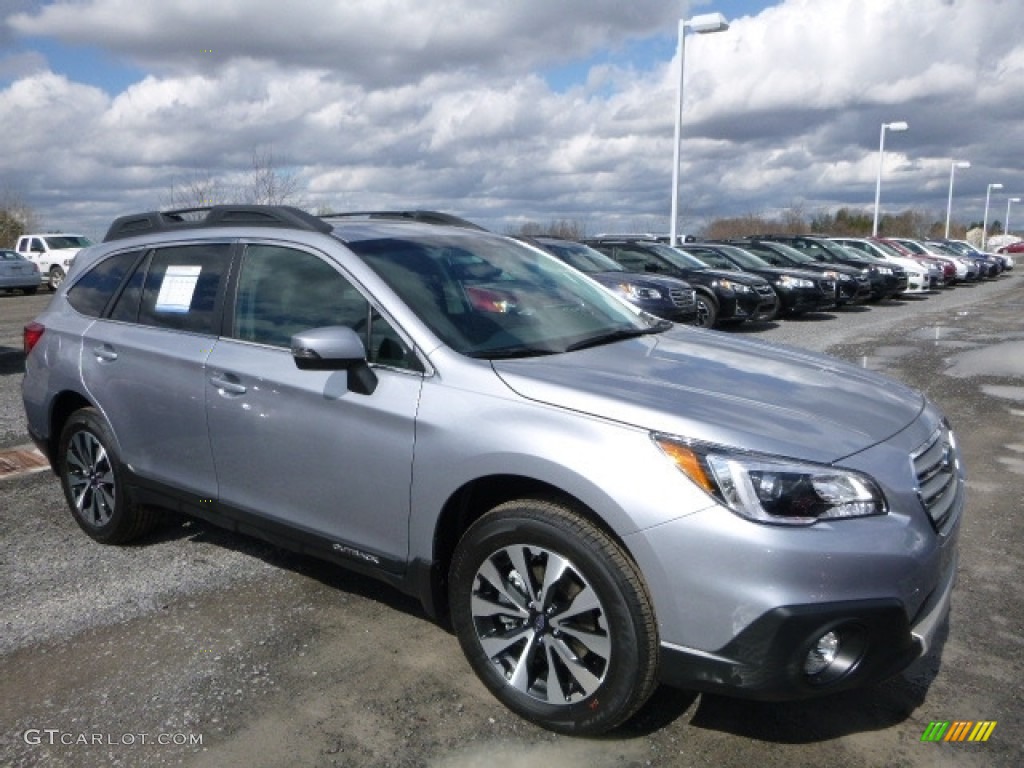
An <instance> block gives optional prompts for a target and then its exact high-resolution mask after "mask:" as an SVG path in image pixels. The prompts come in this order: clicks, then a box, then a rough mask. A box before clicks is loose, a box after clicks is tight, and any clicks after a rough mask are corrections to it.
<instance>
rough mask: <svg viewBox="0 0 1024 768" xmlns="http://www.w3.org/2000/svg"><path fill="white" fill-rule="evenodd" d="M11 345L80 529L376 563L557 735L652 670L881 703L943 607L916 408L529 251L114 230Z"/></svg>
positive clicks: (489, 245)
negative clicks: (181, 520) (255, 541)
mask: <svg viewBox="0 0 1024 768" xmlns="http://www.w3.org/2000/svg"><path fill="white" fill-rule="evenodd" d="M25 336H26V339H25V342H26V348H27V349H30V351H29V352H28V355H27V360H26V373H25V377H24V385H23V396H24V404H25V409H26V414H27V418H28V425H29V429H30V432H31V434H32V436H33V438H34V439H35V441H36V442H37V443H38V445H39V446H40V447H41V448H42V449H43V450H44V451H45V452H46V454H47V455H48V456H49V458H50V461H51V463H52V466H53V468H54V471H55V472H56V474H57V476H58V477H59V479H60V482H61V483H62V485H63V488H64V493H65V496H66V498H67V502H68V505H69V507H70V509H71V513H72V514H73V515H74V517H75V519H76V521H77V522H78V524H79V525H80V526H81V527H82V529H84V531H85V532H86V533H87V534H88V535H90V536H91V537H92V538H94V539H95V540H97V541H99V542H107V543H117V542H125V541H129V540H132V539H135V538H138V537H140V536H142V535H143V534H144V533H145V532H146V531H148V530H150V529H151V528H152V526H153V525H154V523H155V522H156V520H157V519H158V516H157V511H156V510H157V508H160V507H163V508H170V509H173V510H177V511H180V512H183V513H186V514H188V515H192V516H195V517H199V518H204V519H207V520H210V521H213V522H215V523H217V524H220V525H224V526H227V527H229V528H233V529H236V530H239V531H242V532H244V533H247V534H253V535H257V536H261V537H264V538H266V539H268V540H270V541H273V542H277V543H279V544H281V545H284V546H287V547H291V548H294V549H297V550H300V551H303V552H307V553H310V554H313V555H316V556H319V557H323V558H326V559H328V560H332V561H335V562H337V563H339V564H342V565H344V566H347V567H349V568H353V569H356V570H359V571H362V572H365V573H369V574H372V575H374V576H376V577H378V578H380V579H381V580H383V581H384V582H387V583H388V584H391V585H394V586H395V587H397V588H398V589H400V590H403V591H405V592H407V593H410V594H413V595H416V596H418V597H419V598H420V599H421V600H422V602H423V605H424V607H425V608H426V610H427V611H428V612H429V613H430V614H431V615H433V616H436V617H438V618H439V619H440V620H450V622H451V624H452V626H453V627H454V629H455V633H456V634H457V636H458V640H459V642H460V644H461V646H462V649H463V651H464V652H465V655H466V657H467V658H468V660H469V663H470V665H471V666H472V667H473V669H474V670H475V672H476V673H477V675H479V677H480V679H481V680H482V681H483V682H484V683H485V684H486V685H487V687H488V688H489V689H490V690H491V691H492V692H493V693H494V695H495V696H497V697H498V698H499V699H500V700H501V701H502V702H504V703H505V704H506V705H507V706H508V707H510V708H511V709H512V710H514V711H515V712H517V713H518V714H520V715H521V716H523V717H525V718H528V719H529V720H531V721H533V722H536V723H538V724H540V725H542V726H544V727H547V728H550V729H552V730H554V731H559V732H564V733H573V734H595V733H600V732H602V731H606V730H608V729H610V728H613V727H615V726H617V725H619V724H621V723H623V722H624V721H625V720H626V719H628V718H629V717H630V716H631V715H632V714H634V713H635V712H636V711H637V709H638V708H639V707H640V706H641V705H642V704H643V703H644V701H645V700H646V699H647V698H648V697H649V695H650V694H651V692H652V691H653V689H654V688H655V686H656V685H657V684H658V683H659V681H661V682H666V683H669V684H671V685H675V686H680V687H684V688H689V689H694V690H700V691H713V692H716V693H723V694H728V695H734V696H741V697H753V698H759V699H771V700H781V699H795V698H802V697H808V696H815V695H821V694H828V693H831V692H835V691H840V690H844V689H848V688H851V687H855V686H862V685H867V684H871V683H874V682H876V681H878V680H880V679H883V678H885V677H887V676H890V675H892V674H894V673H896V672H898V671H899V670H901V669H903V668H904V667H906V666H907V665H908V664H910V663H911V662H912V661H913V660H914V659H916V658H917V657H919V656H920V655H921V654H923V653H924V652H925V651H927V650H928V649H929V647H930V646H931V644H932V643H933V639H934V637H935V635H936V632H937V630H938V628H939V627H940V626H941V624H942V623H943V621H944V619H945V617H946V615H947V612H948V606H949V600H950V593H951V590H952V588H953V583H954V578H955V573H956V567H957V538H958V531H959V528H960V522H961V517H962V509H963V503H964V492H963V489H964V476H963V469H962V466H961V459H960V454H959V451H958V448H957V444H956V441H955V439H954V436H953V433H952V432H951V431H950V428H949V425H948V424H947V422H946V420H945V419H944V417H943V415H942V414H941V413H940V412H939V411H938V409H937V408H936V407H935V406H934V405H933V404H931V403H930V402H929V401H928V400H927V399H926V398H925V397H924V396H922V395H921V394H920V393H918V392H915V391H912V390H910V389H907V388H906V387H904V386H902V385H900V384H898V383H896V382H894V381H892V380H889V379H887V378H883V377H881V376H879V375H877V374H874V373H872V372H869V371H866V370H862V369H859V368H855V367H851V366H849V365H846V364H844V363H841V362H839V361H837V360H834V359H831V358H827V357H823V356H818V355H813V354H808V353H805V352H799V351H795V350H792V349H786V348H782V347H778V346H771V345H766V344H762V343H757V342H755V341H750V340H745V339H737V338H734V337H732V336H729V335H723V334H720V333H718V332H716V331H710V330H704V329H696V328H687V327H680V326H672V324H671V323H666V322H664V321H660V320H658V319H657V318H653V317H652V316H650V315H648V314H646V313H643V312H640V311H639V310H636V309H635V308H633V307H631V306H630V305H629V304H627V303H626V302H624V301H622V300H621V299H619V298H618V297H616V296H615V295H613V294H611V293H610V292H608V291H606V290H605V289H603V288H602V287H600V286H599V285H598V284H597V283H595V282H593V281H592V280H591V279H590V278H588V277H587V276H585V275H583V274H582V273H580V272H577V271H576V270H574V269H572V268H570V267H568V266H565V265H563V264H562V263H561V262H559V261H558V260H557V259H555V258H554V257H549V256H547V255H546V254H543V253H540V252H538V251H537V250H536V249H533V248H530V247H528V246H526V245H523V244H522V243H519V242H517V241H515V240H513V239H511V238H506V237H502V236H498V235H494V234H490V233H487V232H482V231H479V230H472V229H467V228H460V227H456V226H447V225H435V224H427V223H420V222H416V221H387V220H352V219H338V220H335V221H332V220H330V219H329V218H328V219H321V218H317V217H313V216H309V215H307V214H305V213H303V212H301V211H297V210H294V209H288V208H276V207H256V206H250V207H241V206H236V207H230V206H229V207H223V206H218V207H214V208H213V209H210V210H209V211H208V212H207V213H206V214H205V216H204V217H203V218H200V219H199V220H196V221H186V220H184V218H183V217H182V216H178V215H176V214H162V213H147V214H140V215H138V216H129V217H124V218H122V219H119V220H118V221H116V222H115V223H114V224H113V225H112V227H111V229H110V231H109V232H108V234H107V237H106V239H105V240H104V242H103V243H101V244H99V245H97V246H93V247H91V248H89V249H87V250H85V251H82V252H81V254H80V256H79V258H78V259H77V260H76V262H75V265H74V268H73V269H72V272H71V273H70V274H69V276H68V278H67V280H66V281H65V282H64V284H63V285H62V286H61V287H60V290H59V291H58V293H57V296H56V298H55V299H54V301H53V302H52V304H51V305H50V306H49V307H48V308H47V310H46V311H45V312H43V313H42V314H41V315H40V316H39V317H38V318H37V319H36V320H35V321H34V322H33V323H31V324H30V325H29V326H27V327H26V331H25Z"/></svg>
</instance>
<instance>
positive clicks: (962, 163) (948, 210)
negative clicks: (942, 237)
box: [946, 160, 971, 240]
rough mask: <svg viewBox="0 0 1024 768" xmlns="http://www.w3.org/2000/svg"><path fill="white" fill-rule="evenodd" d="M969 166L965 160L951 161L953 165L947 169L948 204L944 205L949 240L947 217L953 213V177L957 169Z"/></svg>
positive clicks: (947, 231) (947, 232)
mask: <svg viewBox="0 0 1024 768" xmlns="http://www.w3.org/2000/svg"><path fill="white" fill-rule="evenodd" d="M970 167H971V164H970V163H969V162H967V161H966V160H961V161H960V162H957V161H956V160H954V161H953V164H952V165H951V166H950V167H949V202H948V203H946V239H947V240H949V216H950V214H951V213H952V212H953V175H954V174H955V173H956V169H957V168H970Z"/></svg>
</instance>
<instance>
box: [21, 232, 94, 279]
mask: <svg viewBox="0 0 1024 768" xmlns="http://www.w3.org/2000/svg"><path fill="white" fill-rule="evenodd" d="M89 245H92V243H91V242H90V240H89V238H87V237H85V236H84V235H72V234H64V233H60V234H36V235H22V236H21V237H19V238H18V242H17V244H16V245H15V247H14V250H16V251H17V252H18V253H20V254H21V255H22V256H24V257H25V258H26V259H28V260H29V261H31V262H32V263H33V264H35V265H36V266H37V267H39V274H40V281H41V282H43V283H45V284H46V285H48V286H49V288H50V290H51V291H56V290H57V289H58V288H59V287H60V284H61V283H62V282H64V277H65V276H66V275H67V273H68V270H70V269H71V262H72V261H74V259H75V255H76V254H77V253H78V252H79V251H80V250H81V249H82V248H85V247H87V246H89Z"/></svg>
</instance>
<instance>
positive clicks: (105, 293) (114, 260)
mask: <svg viewBox="0 0 1024 768" xmlns="http://www.w3.org/2000/svg"><path fill="white" fill-rule="evenodd" d="M141 254H142V252H141V251H125V252H123V253H115V254H113V255H111V256H109V257H107V258H105V259H103V260H102V261H100V262H99V263H97V264H95V265H94V266H93V267H92V268H91V269H89V271H87V272H86V273H85V274H84V275H82V277H81V278H79V279H78V280H77V281H76V282H75V284H74V285H73V286H71V288H70V290H68V304H70V305H71V306H72V307H74V309H75V310H77V311H78V312H81V313H82V314H83V315H88V316H89V317H99V316H100V315H102V314H103V310H104V309H105V308H106V306H107V304H108V303H109V302H110V300H111V299H112V298H113V297H114V295H115V294H116V293H117V290H118V288H120V287H121V282H122V281H123V280H124V277H125V275H127V274H128V272H129V270H131V268H132V267H133V266H134V265H135V262H137V261H138V260H139V256H141Z"/></svg>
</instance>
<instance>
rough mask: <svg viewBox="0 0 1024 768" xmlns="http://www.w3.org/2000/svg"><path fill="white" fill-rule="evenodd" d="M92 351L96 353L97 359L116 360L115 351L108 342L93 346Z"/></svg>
mask: <svg viewBox="0 0 1024 768" xmlns="http://www.w3.org/2000/svg"><path fill="white" fill-rule="evenodd" d="M92 353H93V354H94V355H96V359H97V360H101V361H102V360H107V361H114V360H117V352H115V351H114V348H113V347H111V346H110V345H109V344H100V345H99V346H98V347H93V348H92Z"/></svg>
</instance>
